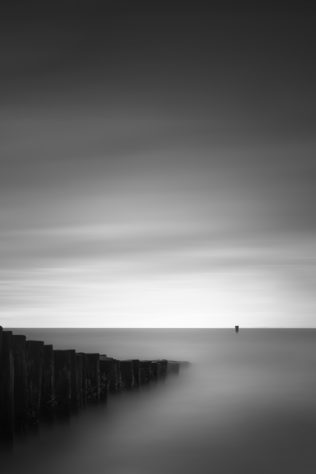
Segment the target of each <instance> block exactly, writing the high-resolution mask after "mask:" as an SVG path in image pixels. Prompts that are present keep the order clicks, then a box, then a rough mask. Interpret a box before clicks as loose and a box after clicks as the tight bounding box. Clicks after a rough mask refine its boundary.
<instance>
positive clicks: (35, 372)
mask: <svg viewBox="0 0 316 474" xmlns="http://www.w3.org/2000/svg"><path fill="white" fill-rule="evenodd" d="M43 348H44V343H43V342H41V341H26V364H27V382H28V407H27V417H28V420H29V423H30V424H31V425H37V423H38V421H39V416H40V409H41V395H42V379H43Z"/></svg>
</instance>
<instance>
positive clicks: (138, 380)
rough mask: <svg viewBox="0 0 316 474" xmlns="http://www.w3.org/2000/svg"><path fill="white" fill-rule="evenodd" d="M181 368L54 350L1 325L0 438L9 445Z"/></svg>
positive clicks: (173, 363) (162, 362) (170, 363)
mask: <svg viewBox="0 0 316 474" xmlns="http://www.w3.org/2000/svg"><path fill="white" fill-rule="evenodd" d="M179 369H180V363H178V362H176V361H167V360H165V359H163V360H138V359H133V360H118V359H115V358H113V357H109V356H107V355H105V354H99V353H90V354H89V353H82V352H76V351H75V350H74V349H69V350H56V349H54V348H53V346H52V345H50V344H45V343H44V342H42V341H32V340H27V339H26V337H25V336H21V335H15V334H13V333H12V331H5V330H3V328H2V327H1V326H0V435H1V441H5V442H11V441H13V439H14V435H15V433H17V432H26V431H27V430H28V429H29V428H30V427H33V428H34V427H36V426H38V425H39V423H40V421H41V420H42V419H47V418H48V419H49V418H51V419H54V418H55V417H58V416H68V415H70V414H71V413H73V412H77V411H79V410H80V409H82V408H84V407H85V406H87V405H88V404H90V403H99V402H102V401H105V400H106V399H107V397H108V394H109V393H115V392H120V391H122V390H132V389H135V388H138V387H141V386H143V385H146V384H150V383H152V382H155V381H158V380H159V379H164V378H165V377H166V376H167V375H168V374H170V373H178V372H179Z"/></svg>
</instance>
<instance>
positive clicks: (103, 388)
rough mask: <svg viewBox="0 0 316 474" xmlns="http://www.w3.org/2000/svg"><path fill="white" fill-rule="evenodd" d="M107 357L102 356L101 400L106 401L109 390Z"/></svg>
mask: <svg viewBox="0 0 316 474" xmlns="http://www.w3.org/2000/svg"><path fill="white" fill-rule="evenodd" d="M106 359H107V357H106V355H101V356H100V398H101V400H106V399H107V396H108V390H109V374H108V364H107V362H106Z"/></svg>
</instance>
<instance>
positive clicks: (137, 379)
mask: <svg viewBox="0 0 316 474" xmlns="http://www.w3.org/2000/svg"><path fill="white" fill-rule="evenodd" d="M139 367H140V362H139V360H138V359H133V373H134V386H135V387H138V386H139V382H140V369H139Z"/></svg>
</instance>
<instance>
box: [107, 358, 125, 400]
mask: <svg viewBox="0 0 316 474" xmlns="http://www.w3.org/2000/svg"><path fill="white" fill-rule="evenodd" d="M103 360H104V364H103V365H104V370H106V372H107V377H108V390H109V391H110V392H118V391H119V390H120V388H121V371H120V364H119V361H118V360H116V359H113V358H112V357H106V358H104V359H103Z"/></svg>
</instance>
